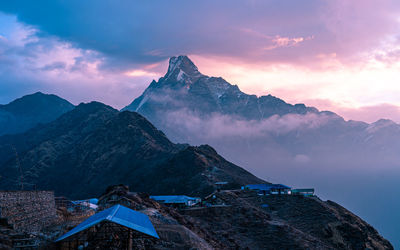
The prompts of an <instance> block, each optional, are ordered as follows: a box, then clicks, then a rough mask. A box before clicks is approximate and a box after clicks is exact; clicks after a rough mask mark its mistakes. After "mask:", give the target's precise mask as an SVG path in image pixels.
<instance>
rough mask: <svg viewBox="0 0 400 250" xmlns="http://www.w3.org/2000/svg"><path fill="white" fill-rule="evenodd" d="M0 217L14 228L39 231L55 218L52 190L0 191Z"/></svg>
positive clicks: (22, 230)
mask: <svg viewBox="0 0 400 250" xmlns="http://www.w3.org/2000/svg"><path fill="white" fill-rule="evenodd" d="M0 218H5V219H7V221H8V224H10V225H11V226H12V227H13V228H14V230H16V231H20V232H39V231H40V230H41V229H42V228H44V227H46V226H48V225H49V224H51V223H52V222H53V221H54V219H55V218H56V207H55V201H54V192H52V191H0Z"/></svg>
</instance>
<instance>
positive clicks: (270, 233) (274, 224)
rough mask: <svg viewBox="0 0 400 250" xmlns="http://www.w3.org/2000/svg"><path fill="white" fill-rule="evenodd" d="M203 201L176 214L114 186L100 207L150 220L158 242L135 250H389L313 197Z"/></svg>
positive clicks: (242, 195) (236, 196)
mask: <svg viewBox="0 0 400 250" xmlns="http://www.w3.org/2000/svg"><path fill="white" fill-rule="evenodd" d="M205 200H206V201H207V202H209V203H210V204H213V205H212V206H208V207H193V208H186V209H175V208H170V207H166V206H164V205H162V204H159V203H157V202H155V201H153V200H151V199H150V198H149V197H148V195H147V194H144V193H132V192H129V191H128V189H127V188H126V187H124V186H116V187H113V188H112V189H109V190H108V192H107V193H106V194H104V195H103V196H102V197H101V198H100V201H99V202H100V203H99V204H100V207H101V208H102V209H104V208H107V207H110V206H112V205H113V204H115V203H122V204H123V205H125V206H127V207H130V208H132V209H134V210H137V211H141V212H143V213H145V214H147V215H148V216H149V217H150V219H151V221H152V223H153V225H154V227H155V229H156V231H157V233H158V234H159V236H160V239H159V240H158V239H149V238H145V239H143V238H141V239H140V238H138V239H136V240H135V242H134V245H135V246H136V247H137V248H138V249H393V247H392V245H391V244H390V242H389V241H387V240H385V239H384V238H383V237H381V236H380V235H379V233H378V232H377V231H376V230H375V229H374V228H372V227H371V226H370V225H369V224H367V223H366V222H365V221H363V220H362V219H360V218H359V217H357V216H356V215H354V214H352V213H351V212H349V211H347V210H346V209H344V208H343V207H341V206H339V205H338V204H336V203H334V202H332V201H322V200H320V199H319V198H317V197H311V198H307V197H302V196H290V195H280V196H278V195H276V196H259V195H257V194H256V193H255V192H253V191H245V190H223V191H220V192H216V193H214V194H213V195H210V196H209V197H207V198H206V199H205ZM68 229H70V228H64V229H63V230H64V231H67V230H68ZM61 233H63V232H60V234H61ZM49 247H50V245H49ZM98 247H100V248H101V243H99V246H98Z"/></svg>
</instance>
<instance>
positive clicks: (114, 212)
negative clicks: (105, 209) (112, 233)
mask: <svg viewBox="0 0 400 250" xmlns="http://www.w3.org/2000/svg"><path fill="white" fill-rule="evenodd" d="M120 207H121V205H120V204H117V205H115V209H114V211H113V212H112V214H110V215H109V216H107V220H112V219H113V218H114V216H115V214H116V213H117V212H118V210H119V208H120Z"/></svg>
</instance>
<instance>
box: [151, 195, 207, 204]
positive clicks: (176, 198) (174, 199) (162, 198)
mask: <svg viewBox="0 0 400 250" xmlns="http://www.w3.org/2000/svg"><path fill="white" fill-rule="evenodd" d="M150 198H151V199H153V200H156V201H159V202H164V203H185V202H187V201H196V200H197V199H200V198H196V197H190V196H186V195H154V196H150Z"/></svg>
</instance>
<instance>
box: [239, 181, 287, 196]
mask: <svg viewBox="0 0 400 250" xmlns="http://www.w3.org/2000/svg"><path fill="white" fill-rule="evenodd" d="M242 189H249V190H255V191H257V193H258V194H260V195H270V194H290V193H291V189H292V188H291V187H289V186H286V185H283V184H267V183H264V184H248V185H246V186H243V187H242Z"/></svg>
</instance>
